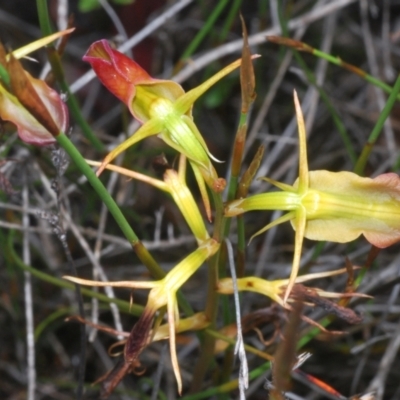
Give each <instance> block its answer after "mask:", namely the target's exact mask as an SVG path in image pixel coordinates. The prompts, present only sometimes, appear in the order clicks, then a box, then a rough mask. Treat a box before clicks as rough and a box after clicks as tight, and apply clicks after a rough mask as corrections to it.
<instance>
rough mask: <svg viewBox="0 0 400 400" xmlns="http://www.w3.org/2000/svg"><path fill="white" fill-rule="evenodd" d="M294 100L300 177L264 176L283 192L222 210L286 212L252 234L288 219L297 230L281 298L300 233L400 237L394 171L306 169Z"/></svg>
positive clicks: (333, 237) (376, 239)
mask: <svg viewBox="0 0 400 400" xmlns="http://www.w3.org/2000/svg"><path fill="white" fill-rule="evenodd" d="M294 103H295V108H296V115H297V123H298V129H299V153H300V154H299V178H298V179H297V180H296V181H295V182H294V184H293V185H292V186H291V185H287V184H284V183H280V182H276V181H274V180H272V179H269V178H263V179H264V180H266V181H267V182H270V183H272V184H273V185H275V186H276V187H278V188H279V189H282V192H272V193H262V194H257V195H254V196H251V197H248V198H245V199H239V200H234V201H232V202H230V203H228V205H227V206H226V209H225V216H227V217H232V216H235V215H240V214H242V213H244V212H246V211H252V210H283V211H288V212H287V213H286V214H285V215H283V216H282V217H280V218H278V219H277V220H275V221H273V222H271V223H270V224H268V225H267V226H265V227H264V228H262V229H261V230H260V231H258V232H257V233H256V234H255V235H259V234H260V233H262V232H265V231H266V230H268V229H270V228H272V227H273V226H275V225H278V224H280V223H283V222H286V221H290V222H291V224H292V226H293V228H294V229H295V231H296V235H295V250H294V258H293V266H292V272H291V275H290V279H289V283H288V285H287V289H286V294H285V297H284V301H285V302H286V300H287V299H288V297H289V295H290V291H291V289H292V287H293V285H294V283H295V280H296V276H297V274H298V270H299V264H300V257H301V247H302V243H303V238H304V237H306V238H308V239H312V240H321V241H325V240H326V241H331V242H337V243H347V242H350V241H352V240H354V239H356V238H358V237H359V236H360V235H361V234H363V235H364V236H365V238H366V239H367V240H368V241H369V242H370V243H371V244H372V245H374V246H376V247H379V248H385V247H387V246H390V245H391V244H393V243H396V242H398V241H400V177H399V176H398V175H397V174H394V173H386V174H383V175H379V176H377V177H376V178H374V179H371V178H364V177H360V176H358V175H356V174H354V173H352V172H346V171H342V172H329V171H325V170H321V171H310V172H309V171H308V164H307V148H306V132H305V125H304V119H303V115H302V112H301V108H300V104H299V100H298V98H297V94H296V92H295V93H294ZM255 235H253V237H254V236H255Z"/></svg>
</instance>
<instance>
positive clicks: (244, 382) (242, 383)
mask: <svg viewBox="0 0 400 400" xmlns="http://www.w3.org/2000/svg"><path fill="white" fill-rule="evenodd" d="M225 243H226V248H227V250H228V261H229V269H230V271H231V276H232V283H233V298H234V301H235V314H236V327H237V338H236V345H235V354H239V360H240V368H239V391H240V400H245V399H246V395H245V390H246V389H247V388H248V387H249V369H248V366H247V358H246V351H245V349H244V342H243V333H242V322H241V321H242V317H241V315H240V300H239V290H238V286H237V278H236V268H235V260H234V257H233V250H232V243H231V242H230V240H229V239H225Z"/></svg>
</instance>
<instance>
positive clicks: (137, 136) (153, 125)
mask: <svg viewBox="0 0 400 400" xmlns="http://www.w3.org/2000/svg"><path fill="white" fill-rule="evenodd" d="M161 129H162V122H161V121H160V120H158V119H152V120H149V121H147V122H146V123H144V124H143V125H142V126H141V127H140V128H139V129H138V130H137V131H136V132H135V133H134V134H133V135H132V136H131V137H129V138H128V139H126V140H125V141H123V142H122V143H121V144H119V145H118V146H117V147H116V148H115V149H113V150H112V151H111V152H110V153H108V154H107V156H106V157H105V158H104V160H103V161H102V163H101V166H100V168H99V169H98V171H97V176H99V175H100V174H101V173H102V172H103V170H104V168H106V166H107V165H108V164H109V163H110V162H111V161H112V160H114V158H115V157H117V156H118V155H119V154H120V153H122V152H123V151H124V150H126V149H127V148H129V147H131V146H133V145H134V144H136V143H137V142H139V141H140V140H142V139H144V138H146V137H149V136H151V135H156V134H157V133H159V132H160V130H161Z"/></svg>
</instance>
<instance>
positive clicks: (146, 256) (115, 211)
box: [56, 133, 193, 315]
mask: <svg viewBox="0 0 400 400" xmlns="http://www.w3.org/2000/svg"><path fill="white" fill-rule="evenodd" d="M56 139H57V141H58V143H59V144H60V146H61V147H62V148H63V149H64V150H65V151H66V152H67V153H68V155H69V156H70V157H71V159H72V160H73V161H74V162H75V164H76V165H77V167H78V168H79V170H80V171H81V172H82V174H83V175H85V176H86V178H87V180H88V181H89V183H90V184H91V185H92V187H93V189H94V190H95V191H96V193H97V194H98V195H99V197H100V198H101V200H102V201H103V202H104V204H105V205H106V206H107V208H108V210H109V211H110V213H111V214H112V216H113V217H114V219H115V221H116V222H117V224H118V225H119V227H120V228H121V230H122V233H123V234H124V235H125V237H126V239H127V240H128V241H129V243H131V245H132V248H133V250H134V251H135V253H136V255H137V256H138V257H139V260H140V261H141V262H142V263H143V264H144V265H145V266H146V268H147V269H148V270H149V271H150V273H151V274H152V276H153V278H155V279H162V278H164V276H165V272H164V271H163V270H162V269H161V267H160V266H159V265H158V263H157V262H156V261H155V260H154V258H153V257H152V255H151V254H150V253H149V251H148V250H147V249H146V247H144V246H143V243H142V242H140V240H139V238H138V237H137V235H136V233H135V232H134V231H133V229H132V228H131V226H130V225H129V223H128V221H127V220H126V218H125V216H124V214H123V213H122V212H121V210H120V208H119V207H118V205H117V203H116V202H115V200H114V199H113V198H112V196H111V195H110V193H108V191H107V189H106V188H105V187H104V185H103V183H102V182H101V181H100V179H99V178H98V177H97V176H96V174H95V173H94V172H93V170H92V168H91V167H90V166H89V165H88V163H87V162H86V161H85V159H84V158H83V157H82V155H81V153H79V151H78V150H77V148H76V147H75V146H74V144H73V143H72V142H71V141H70V140H69V138H68V137H67V136H66V135H65V134H64V133H60V134H59V135H58V136H57V137H56ZM177 296H178V301H179V304H180V306H181V307H182V309H183V310H184V312H185V313H186V314H187V315H192V314H193V310H192V308H191V306H190V305H189V303H188V302H187V301H186V300H185V299H184V297H183V296H182V294H181V293H180V292H178V294H177Z"/></svg>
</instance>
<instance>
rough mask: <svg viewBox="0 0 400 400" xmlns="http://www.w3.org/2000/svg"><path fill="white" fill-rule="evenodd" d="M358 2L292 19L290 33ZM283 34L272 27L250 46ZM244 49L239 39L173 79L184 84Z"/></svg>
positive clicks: (342, 1) (344, 0)
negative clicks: (215, 63) (224, 58)
mask: <svg viewBox="0 0 400 400" xmlns="http://www.w3.org/2000/svg"><path fill="white" fill-rule="evenodd" d="M356 1H358V0H335V1H332V2H328V4H325V5H323V6H321V7H319V8H318V9H313V10H311V11H310V12H308V13H305V14H303V15H301V16H300V17H296V18H293V19H291V20H290V21H289V22H288V28H289V30H290V31H293V30H295V29H298V28H301V27H303V26H305V25H308V24H311V23H312V22H315V21H318V20H320V19H322V18H324V17H326V16H327V15H330V14H331V13H333V12H335V11H337V10H340V9H342V8H344V7H346V6H348V5H350V4H352V3H355V2H356ZM279 34H281V29H280V28H279V27H272V28H269V29H266V30H264V31H262V32H259V33H257V34H255V35H252V36H249V45H250V46H255V45H258V44H261V43H265V36H269V35H279ZM242 47H243V40H242V39H238V40H234V41H232V42H229V43H226V44H223V45H221V46H218V47H216V48H215V49H213V50H212V51H209V52H208V53H206V54H204V55H202V56H200V57H198V58H194V59H193V61H192V62H191V63H190V64H188V65H187V66H186V67H185V68H183V69H182V70H181V71H180V72H179V73H178V74H176V75H175V76H174V77H173V78H172V79H173V80H174V81H176V82H180V83H181V82H184V81H186V80H187V79H188V78H189V77H191V76H192V75H193V74H195V73H196V72H197V71H200V70H202V69H203V68H205V67H206V66H207V65H209V64H211V63H212V62H213V61H216V60H219V59H220V58H223V57H225V56H227V55H229V54H233V53H239V52H240V51H241V50H242Z"/></svg>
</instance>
